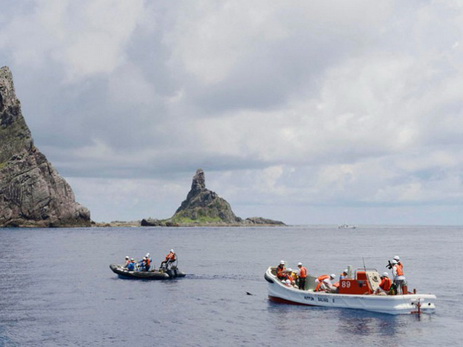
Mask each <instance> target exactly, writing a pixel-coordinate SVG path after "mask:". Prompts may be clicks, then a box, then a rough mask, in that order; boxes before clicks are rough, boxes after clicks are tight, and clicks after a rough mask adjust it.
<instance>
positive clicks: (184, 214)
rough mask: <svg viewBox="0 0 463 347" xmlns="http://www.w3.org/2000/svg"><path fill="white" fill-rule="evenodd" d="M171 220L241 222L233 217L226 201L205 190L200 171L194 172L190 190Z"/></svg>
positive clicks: (203, 177) (204, 180)
mask: <svg viewBox="0 0 463 347" xmlns="http://www.w3.org/2000/svg"><path fill="white" fill-rule="evenodd" d="M172 220H173V221H178V222H182V221H185V220H186V221H188V220H191V221H199V222H201V221H203V222H205V223H225V224H235V223H241V222H242V219H241V218H239V217H237V216H235V214H234V213H233V211H232V209H231V206H230V204H229V203H228V202H227V201H225V200H224V199H222V198H221V197H219V196H218V195H217V194H216V193H215V192H213V191H210V190H209V189H207V188H206V179H205V176H204V171H203V170H202V169H198V170H197V171H196V174H195V175H194V177H193V181H192V183H191V190H190V192H189V193H188V195H187V197H186V200H184V201H183V202H182V204H181V205H180V207H179V208H178V209H177V211H175V214H174V216H173V217H172Z"/></svg>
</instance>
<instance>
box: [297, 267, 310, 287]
mask: <svg viewBox="0 0 463 347" xmlns="http://www.w3.org/2000/svg"><path fill="white" fill-rule="evenodd" d="M297 267H298V268H299V275H298V277H299V283H298V285H299V289H301V290H304V289H305V282H306V280H307V276H308V274H309V271H308V270H307V268H306V267H305V266H302V263H298V264H297Z"/></svg>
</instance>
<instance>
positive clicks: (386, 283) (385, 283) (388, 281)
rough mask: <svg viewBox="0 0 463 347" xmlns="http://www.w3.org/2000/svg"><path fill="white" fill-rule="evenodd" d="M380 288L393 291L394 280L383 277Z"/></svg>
mask: <svg viewBox="0 0 463 347" xmlns="http://www.w3.org/2000/svg"><path fill="white" fill-rule="evenodd" d="M379 286H380V287H381V289H383V290H385V291H386V292H388V291H389V290H390V289H391V286H392V280H391V279H390V278H389V277H383V279H382V280H381V283H380V284H379Z"/></svg>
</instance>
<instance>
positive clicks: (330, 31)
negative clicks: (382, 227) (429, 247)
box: [0, 0, 463, 223]
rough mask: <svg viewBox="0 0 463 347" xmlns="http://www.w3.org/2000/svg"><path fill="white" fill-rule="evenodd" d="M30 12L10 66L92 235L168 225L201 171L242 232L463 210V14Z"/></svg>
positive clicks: (8, 49) (13, 15)
mask: <svg viewBox="0 0 463 347" xmlns="http://www.w3.org/2000/svg"><path fill="white" fill-rule="evenodd" d="M0 2H1V0H0ZM33 3H34V4H35V6H31V7H27V6H24V7H18V8H15V9H10V8H7V7H5V8H6V9H5V11H7V12H5V13H2V14H1V15H0V23H1V27H0V58H2V60H4V61H6V62H7V63H8V64H9V65H11V68H12V70H13V73H14V76H15V82H17V83H16V85H17V86H18V88H19V91H20V93H18V96H19V98H20V99H21V101H22V104H23V111H25V112H24V115H25V117H26V121H27V122H28V123H30V124H31V128H32V130H33V135H34V138H36V140H37V141H36V144H37V145H38V146H39V148H41V149H42V150H43V151H44V152H45V154H46V155H47V156H48V157H49V159H50V160H51V161H52V162H53V163H54V165H55V166H56V167H57V168H58V169H59V170H60V171H63V174H65V175H66V176H68V177H72V182H74V184H73V186H74V185H75V186H76V187H75V190H76V195H77V198H78V200H82V203H84V204H85V203H87V204H88V205H89V207H90V208H91V209H92V210H94V211H97V212H94V214H93V215H94V218H95V219H97V220H100V219H105V220H109V219H120V218H119V217H118V216H120V215H123V216H124V217H123V218H124V219H137V218H141V217H143V216H140V215H136V214H137V213H136V211H139V212H140V213H142V212H143V215H144V216H145V217H148V216H150V215H151V216H152V217H157V216H159V217H165V216H169V215H171V214H172V213H173V212H174V210H175V208H176V207H178V206H177V205H178V204H179V203H180V202H181V200H182V199H183V198H184V196H185V195H186V193H187V191H188V189H189V184H190V179H191V177H192V175H193V174H194V172H195V170H196V169H197V168H198V167H202V168H203V169H205V170H206V176H207V182H208V186H209V188H210V189H213V190H214V191H216V192H217V193H218V194H219V195H220V196H223V197H224V198H226V199H227V200H229V201H230V202H231V203H232V206H236V208H235V210H237V211H235V212H237V213H238V214H239V215H240V216H242V217H247V216H250V215H255V214H257V213H258V212H259V211H261V212H262V213H260V214H261V215H263V216H264V217H272V216H271V215H268V214H266V213H265V212H267V211H273V212H275V213H277V214H279V213H278V211H279V209H280V211H285V212H284V215H283V216H276V217H275V218H280V219H283V220H285V216H288V218H291V219H294V220H297V221H298V222H301V221H306V222H312V221H314V220H317V221H319V222H320V221H325V222H330V221H332V218H333V216H335V215H336V214H337V213H339V214H340V215H343V216H345V215H349V214H353V213H354V214H355V209H354V207H353V206H362V208H365V207H366V206H367V207H368V206H369V207H368V208H373V207H371V206H374V208H379V209H381V208H384V209H389V210H388V216H393V215H394V213H395V215H396V216H397V218H398V219H397V220H404V219H403V218H404V216H403V214H402V213H401V212H400V208H401V207H403V206H404V205H408V206H411V207H410V209H411V210H410V211H414V212H413V213H414V217H413V218H414V220H415V221H420V213H421V212H420V211H421V210H420V208H421V207H422V206H423V205H427V206H434V207H435V211H437V210H439V211H442V206H444V205H445V204H448V205H449V206H450V205H451V206H458V205H460V206H461V205H462V202H463V196H462V194H460V193H459V192H461V191H463V189H462V188H463V184H462V176H463V174H462V172H463V165H462V164H461V163H462V160H461V158H462V157H463V156H462V155H463V153H462V151H461V149H460V148H463V147H462V142H463V141H462V139H463V136H462V135H463V124H462V112H463V92H462V91H463V82H462V81H463V78H462V71H463V69H462V67H463V66H462V65H463V63H462V62H463V56H462V52H463V50H462V49H461V45H460V44H459V42H460V41H461V35H462V34H463V24H461V23H463V8H462V6H461V5H460V4H459V2H455V1H439V2H425V3H421V2H410V3H408V4H407V6H403V4H401V3H400V4H399V3H395V2H382V3H380V4H378V3H372V2H368V1H362V0H355V1H350V2H346V1H335V2H330V3H327V2H306V1H293V2H291V3H287V2H281V3H280V2H278V3H276V2H275V3H269V2H266V1H265V2H264V1H255V2H252V3H249V2H245V1H225V2H220V3H211V2H207V1H195V2H180V3H168V4H161V3H158V2H147V1H142V0H139V1H138V0H137V1H120V2H117V3H114V2H113V1H109V0H98V1H87V0H85V1H81V2H78V3H76V2H71V1H39V0H37V1H35V2H33ZM2 8H3V7H2ZM26 111H27V113H26ZM50 133H53V134H54V136H53V137H51V136H49V134H50ZM174 176H175V177H174ZM86 177H90V178H86ZM92 177H93V178H92ZM167 177H169V179H167ZM72 182H71V183H72ZM185 182H186V184H185ZM145 184H146V185H150V186H153V187H154V186H157V188H158V189H161V193H159V192H158V193H159V196H158V195H156V196H153V195H152V194H147V193H146V191H144V189H143V186H145ZM118 187H123V188H121V189H120V190H118ZM169 192H171V193H172V194H169ZM158 193H156V194H158ZM163 199H167V200H166V201H169V203H168V205H169V207H165V204H163ZM103 201H104V203H102V202H103ZM124 201H126V202H127V205H130V207H129V208H125V209H124V207H123V202H124ZM103 205H105V206H112V207H111V208H110V209H109V208H108V209H107V210H106V211H105V208H103V207H101V206H103ZM258 206H260V207H258ZM307 206H309V207H310V210H311V211H312V212H314V213H317V214H318V215H317V216H309V215H307V216H306V215H305V213H304V211H305V210H304V207H307ZM381 206H382V207H381ZM385 206H387V207H385ZM322 207H324V208H325V211H326V212H325V213H326V214H325V215H323V213H324V212H323V208H322ZM330 208H331V210H329V209H330ZM343 208H344V210H342V209H343ZM393 208H396V210H394V209H393ZM150 209H152V211H153V213H147V211H148V210H150ZM291 209H293V210H294V211H299V212H300V214H301V215H304V216H303V217H297V216H296V213H295V212H292V210H291ZM167 210H169V211H171V213H170V212H169V213H168V211H167ZM248 210H249V211H252V212H253V213H247V211H248ZM359 210H360V208H359ZM450 210H452V213H454V211H455V209H449V211H450ZM129 211H130V212H129ZM333 211H336V213H335V212H333ZM370 211H371V210H370ZM407 211H408V210H407ZM427 211H428V212H430V211H431V207H429V209H428V210H427ZM158 212H159V215H158ZM111 213H114V217H110V214H111ZM356 213H357V215H358V216H359V218H363V219H364V220H366V221H369V222H371V219H370V218H372V217H370V216H368V215H367V214H366V213H363V212H360V211H357V212H356ZM373 215H376V216H378V215H379V213H378V214H375V213H372V214H371V216H373ZM429 215H430V216H431V215H432V216H438V215H439V214H438V213H429ZM461 215H463V213H462V214H461ZM99 216H101V217H99ZM130 216H133V217H130ZM391 218H393V217H391ZM407 218H408V217H407ZM413 218H412V217H410V218H409V219H407V221H409V220H412V219H413ZM434 218H437V217H434ZM446 218H449V220H452V221H454V220H455V219H452V218H453V217H449V216H444V215H443V216H442V217H441V219H440V221H439V222H442V223H444V222H445V220H446ZM288 222H291V220H289V221H288ZM336 222H337V221H336ZM336 222H335V223H336ZM342 222H345V220H344V221H342ZM391 222H394V221H391Z"/></svg>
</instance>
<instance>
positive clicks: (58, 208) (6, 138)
mask: <svg viewBox="0 0 463 347" xmlns="http://www.w3.org/2000/svg"><path fill="white" fill-rule="evenodd" d="M90 224H91V220H90V212H89V211H88V209H86V208H85V207H83V206H81V205H79V204H78V203H77V202H76V201H75V197H74V193H73V192H72V189H71V187H70V186H69V184H68V183H67V182H66V181H65V180H64V179H63V178H62V177H61V176H60V175H59V174H58V172H57V171H56V170H55V169H54V168H53V166H52V165H51V164H50V163H49V162H48V160H47V158H46V157H45V155H43V154H42V153H40V151H39V150H38V149H37V148H36V147H35V146H34V142H33V139H32V136H31V133H30V131H29V128H28V127H27V125H26V122H25V120H24V117H23V116H22V112H21V104H20V102H19V100H18V99H17V98H16V94H15V90H14V84H13V77H12V74H11V71H10V70H9V68H7V67H2V68H0V227H4V226H17V227H66V226H90Z"/></svg>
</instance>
